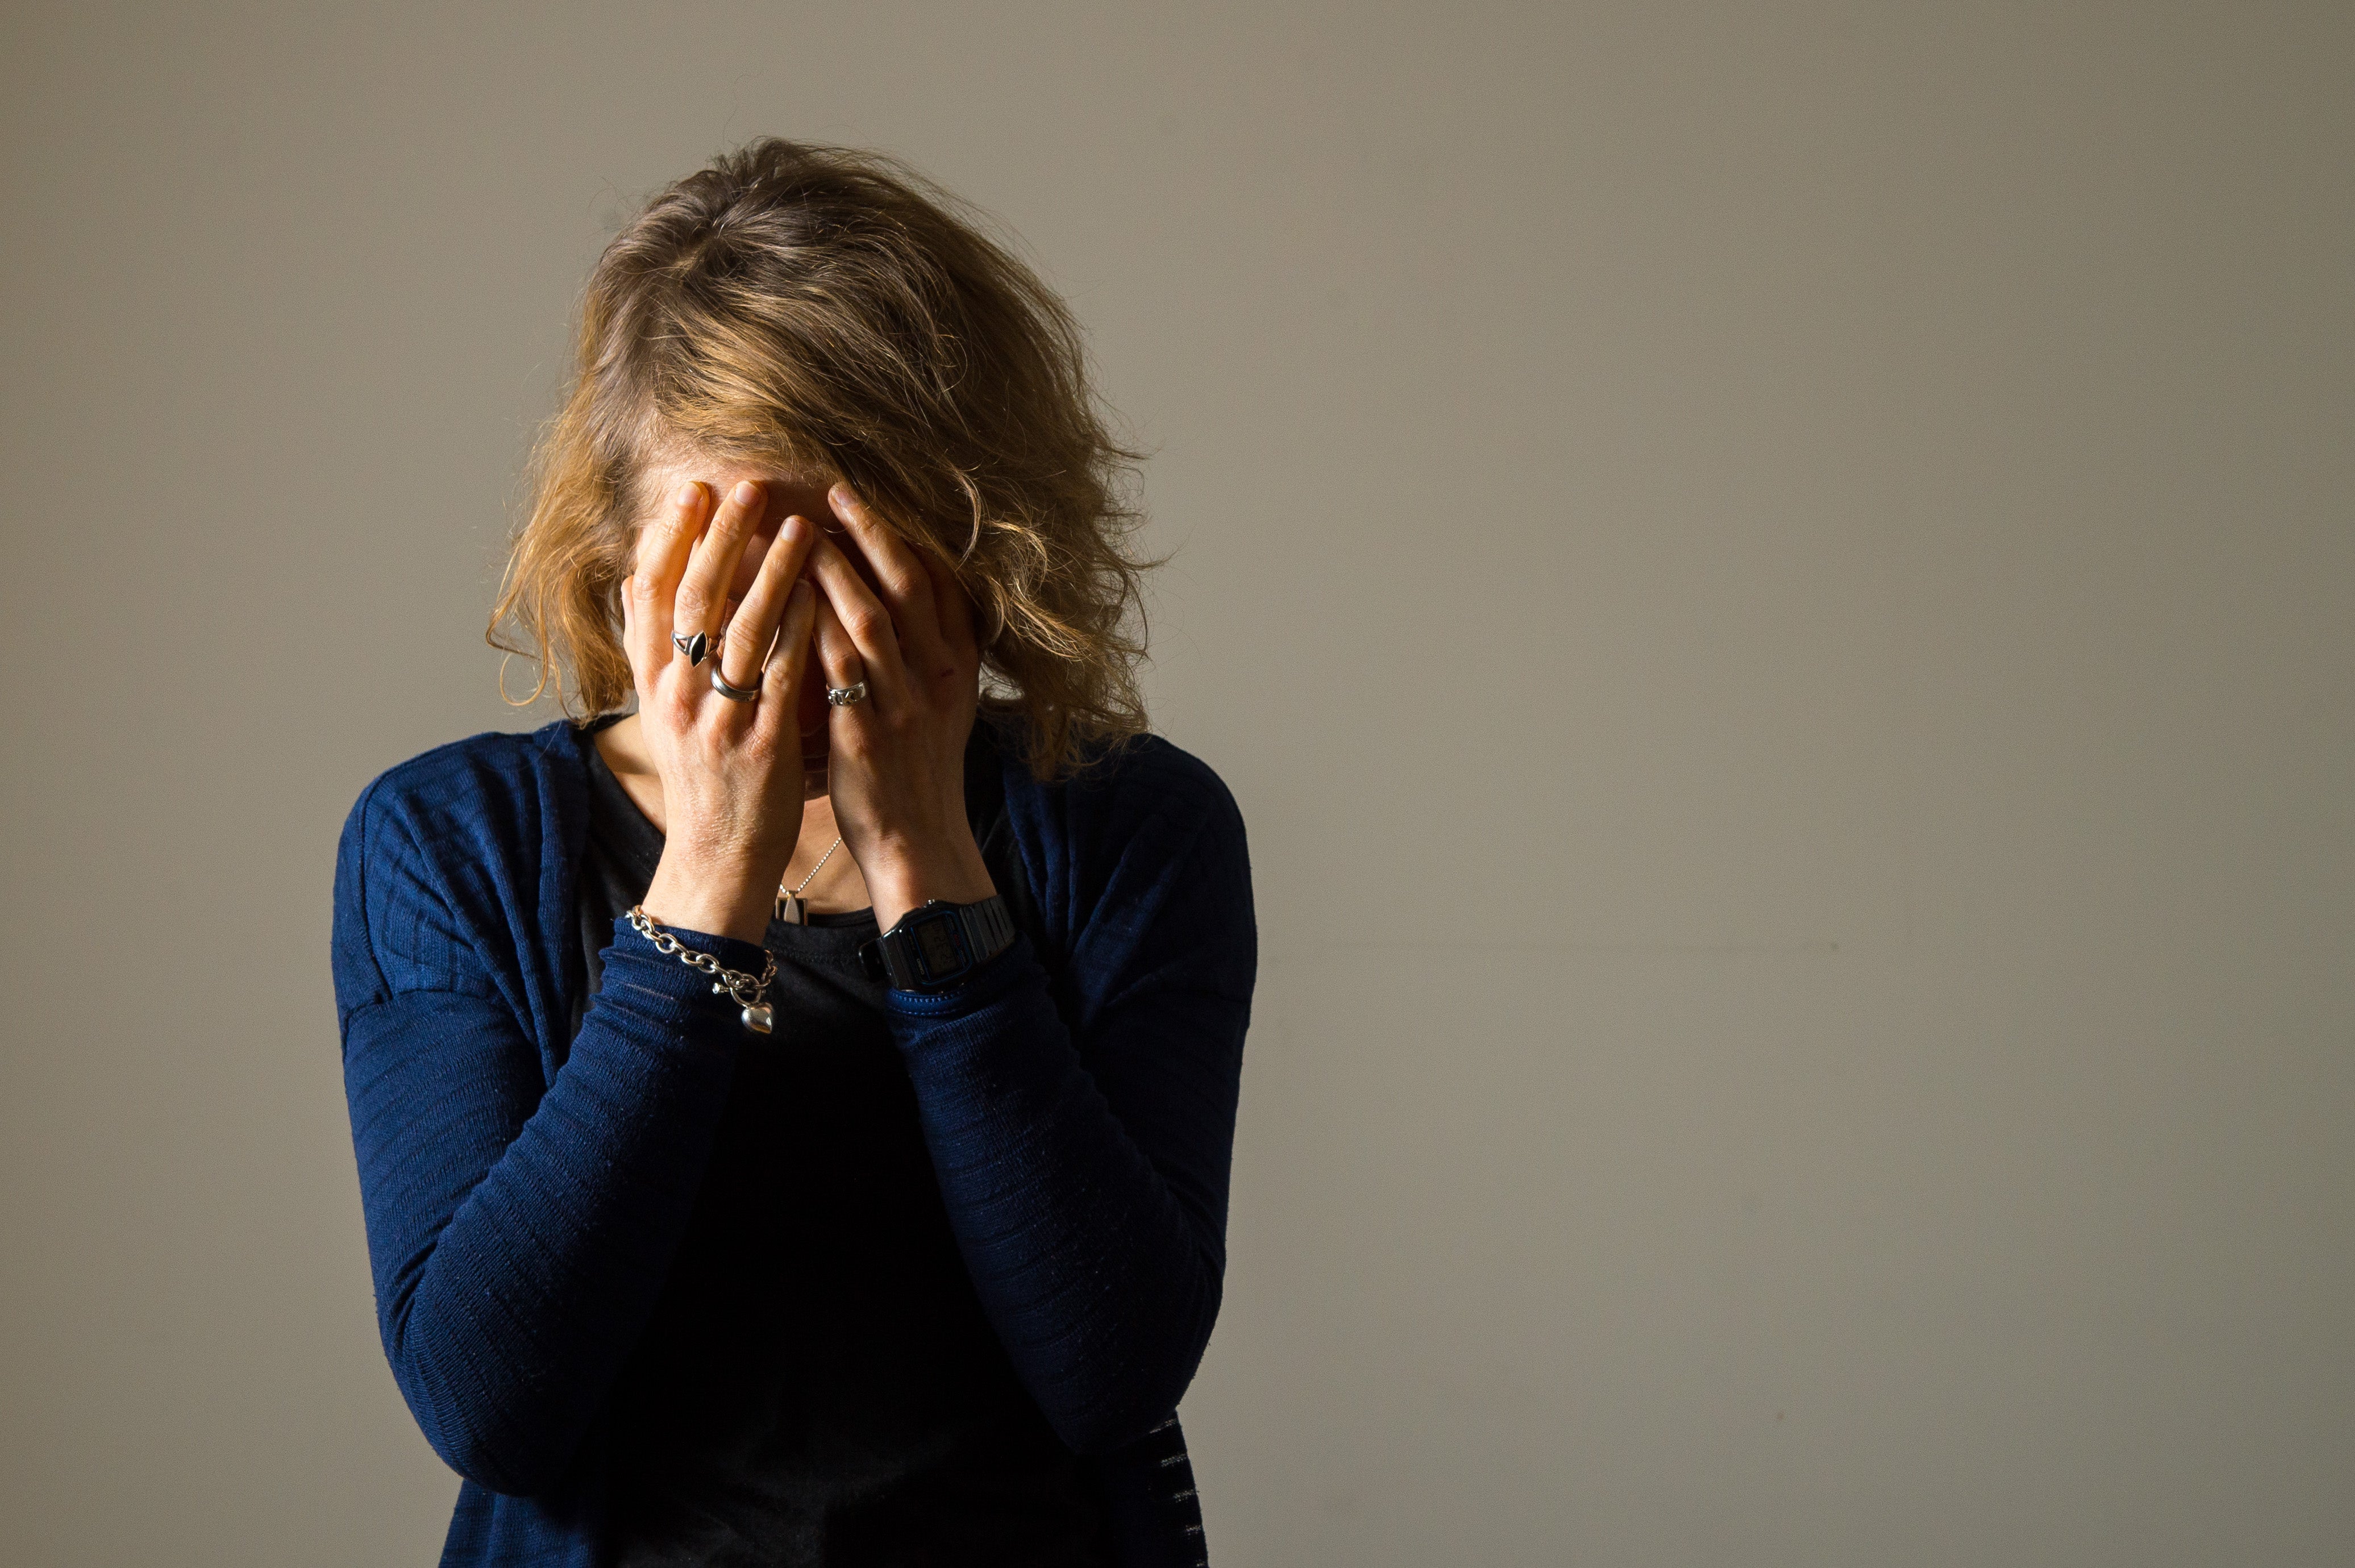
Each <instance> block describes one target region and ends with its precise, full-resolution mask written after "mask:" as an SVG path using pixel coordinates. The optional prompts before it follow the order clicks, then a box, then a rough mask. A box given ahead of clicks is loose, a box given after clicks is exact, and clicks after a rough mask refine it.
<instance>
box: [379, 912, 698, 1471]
mask: <svg viewBox="0 0 2355 1568" xmlns="http://www.w3.org/2000/svg"><path fill="white" fill-rule="evenodd" d="M458 1000H460V999H455V998H453V1013H452V1016H451V1017H450V1018H448V1019H446V1020H443V1021H445V1022H446V1023H447V1024H448V1025H450V1026H452V1027H455V1028H463V1027H464V1023H465V1013H464V1009H462V1008H458V1007H457V1006H456V1002H457V1001H458ZM377 1011H378V1012H379V1013H380V1014H381V1015H382V1019H383V1021H385V1022H387V1023H392V1022H394V1021H395V1020H397V1022H398V1028H389V1029H385V1030H384V1032H383V1033H382V1034H381V1035H378V1033H377V1031H376V1030H375V1029H372V1028H371V1027H370V1026H371V1024H372V1023H374V1022H376V1021H378V1020H377V1019H372V1018H371V1016H370V1015H369V1014H361V1015H358V1016H357V1017H356V1018H355V1019H354V1025H353V1030H352V1035H351V1039H350V1045H349V1048H348V1051H347V1082H348V1083H349V1087H350V1092H351V1094H352V1097H353V1118H354V1127H355V1136H356V1138H357V1142H358V1144H359V1156H360V1175H361V1180H362V1187H363V1193H364V1196H365V1197H366V1198H367V1199H368V1221H369V1237H370V1250H371V1253H373V1254H374V1255H375V1256H376V1259H377V1262H378V1297H379V1307H380V1312H381V1316H382V1327H383V1330H384V1338H385V1348H386V1351H387V1354H388V1356H389V1359H390V1360H391V1362H392V1366H393V1370H394V1373H395V1376H396V1379H397V1381H399V1382H400V1387H401V1391H402V1393H403V1394H404V1396H405V1397H406V1398H407V1400H408V1402H409V1403H410V1409H411V1410H412V1412H414V1413H415V1414H416V1416H417V1418H418V1422H419V1424H420V1425H421V1427H422V1428H423V1429H424V1431H425V1434H426V1435H427V1437H428V1439H429V1440H430V1441H431V1442H432V1444H433V1446H434V1448H435V1449H436V1451H437V1452H439V1453H440V1454H441V1455H442V1457H443V1459H444V1460H445V1461H447V1462H448V1463H449V1464H450V1465H451V1466H452V1467H453V1468H455V1469H457V1470H458V1471H459V1472H460V1473H461V1474H464V1475H466V1476H469V1477H473V1478H474V1479H475V1480H477V1481H480V1482H481V1483H483V1484H484V1485H485V1486H488V1487H491V1488H493V1489H495V1490H500V1491H509V1492H529V1491H537V1490H541V1489H545V1488H547V1487H549V1485H551V1484H553V1483H554V1482H555V1481H556V1480H557V1479H558V1478H559V1477H560V1476H561V1475H562V1473H563V1471H564V1469H565V1468H566V1467H568V1466H569V1465H570V1462H571V1459H572V1457H573V1456H574V1454H575V1452H576V1450H577V1449H578V1447H579V1445H580V1442H581V1436H582V1435H583V1434H584V1433H585V1432H586V1430H587V1428H588V1426H589V1424H590V1423H591V1420H592V1419H593V1418H594V1416H595V1414H596V1413H597V1411H598V1409H599V1407H600V1406H601V1405H602V1403H603V1401H604V1399H605V1397H606V1395H607V1393H608V1392H610V1390H611V1388H612V1386H613V1381H614V1379H615V1377H616V1376H617V1374H618V1373H619V1371H620V1369H621V1367H622V1366H623V1363H624V1362H625V1360H627V1358H628V1356H629V1354H630V1353H631V1351H632V1349H634V1347H635V1345H636V1344H637V1342H638V1339H639V1338H640V1336H641V1335H642V1333H643V1332H644V1329H645V1324H646V1322H647V1320H648V1318H649V1317H650V1316H651V1314H652V1312H653V1309H654V1306H655V1300H656V1298H657V1297H658V1296H659V1295H660V1293H661V1290H662V1288H663V1285H664V1283H665V1281H666V1278H667V1275H668V1273H669V1268H670V1264H671V1261H672V1258H673V1256H674V1254H675V1253H676V1249H677V1244H678V1242H679V1238H680V1237H681V1235H682V1234H683V1232H684V1231H685V1229H686V1225H687V1218H688V1216H689V1214H690V1213H691V1211H692V1210H693V1207H694V1204H695V1201H696V1197H697V1193H698V1189H699V1187H700V1183H701V1179H702V1175H703V1172H704V1169H705V1168H706V1166H707V1164H708V1162H709V1157H710V1153H711V1148H712V1144H713V1139H714V1136H715V1134H716V1131H717V1128H718V1126H719V1119H720V1115H721V1113H722V1111H723V1109H724V1107H725V1105H726V1103H727V1098H728V1093H729V1089H730V1084H731V1083H732V1082H733V1078H734V1072H735V1062H736V1058H737V1053H738V1051H739V1050H740V1049H741V1047H740V1045H739V1043H738V1039H737V1031H738V1030H739V1029H740V1027H741V1026H739V1025H738V1024H737V1022H736V1021H735V1020H736V1008H734V1006H733V1005H732V1004H731V1003H730V1002H729V1001H728V999H727V998H725V997H714V996H712V995H711V994H710V981H709V978H707V977H706V976H702V975H700V974H698V973H697V972H696V971H694V970H691V969H688V968H687V966H686V965H682V964H680V963H679V962H678V961H677V959H675V958H669V957H665V956H663V955H660V954H658V953H656V952H655V950H654V948H653V947H652V945H651V944H647V943H645V940H644V939H643V938H640V937H638V936H637V935H636V934H635V933H633V932H629V931H628V930H627V928H626V927H622V928H620V930H619V932H618V933H617V936H616V945H615V947H614V948H613V950H612V951H611V952H610V953H609V955H608V957H607V963H606V967H605V972H604V977H603V981H602V986H601V989H600V992H599V994H598V996H597V997H595V998H594V1000H593V1001H592V1003H591V1007H590V1008H589V1011H588V1015H587V1017H586V1019H584V1021H583V1023H582V1025H581V1029H580V1032H579V1034H578V1035H577V1036H576V1037H575V1039H574V1040H573V1042H572V1046H571V1050H570V1055H569V1057H568V1058H567V1060H566V1061H565V1064H564V1066H563V1068H562V1069H561V1070H560V1071H559V1072H558V1073H557V1075H556V1078H555V1081H554V1083H550V1084H548V1085H547V1087H546V1090H545V1093H541V1094H539V1095H538V1099H537V1101H536V1103H535V1102H534V1101H533V1100H532V1099H531V1098H530V1096H531V1094H533V1093H535V1092H537V1091H538V1089H539V1087H540V1085H539V1083H538V1074H537V1072H534V1073H533V1074H532V1081H531V1082H529V1083H522V1082H508V1083H485V1082H484V1079H485V1077H486V1076H487V1077H494V1078H496V1077H498V1076H501V1075H503V1074H504V1075H506V1076H509V1077H514V1078H520V1076H521V1074H520V1072H514V1071H512V1069H511V1066H507V1065H501V1066H493V1067H490V1068H487V1069H486V1068H485V1066H484V1064H483V1063H482V1061H479V1060H474V1059H468V1058H466V1057H465V1056H464V1042H463V1040H443V1039H439V1038H436V1036H435V1030H434V1024H435V1021H436V1020H435V1019H434V1017H433V1015H432V1011H431V1008H430V1004H428V1003H426V1002H424V1001H423V1000H422V999H421V998H418V997H404V998H400V1005H399V1008H398V1011H394V1010H392V1009H378V1010H377ZM443 1047H447V1048H448V1049H438V1048H443ZM518 1118H519V1119H520V1125H519V1126H518V1125H517V1120H518ZM510 1134H511V1136H510ZM502 1140H504V1142H503V1144H502ZM485 1167H486V1168H485ZM475 1171H480V1173H481V1174H480V1176H479V1179H473V1180H472V1185H471V1187H464V1188H463V1190H462V1184H464V1182H466V1181H467V1180H469V1179H471V1178H472V1177H473V1176H474V1172H475Z"/></svg>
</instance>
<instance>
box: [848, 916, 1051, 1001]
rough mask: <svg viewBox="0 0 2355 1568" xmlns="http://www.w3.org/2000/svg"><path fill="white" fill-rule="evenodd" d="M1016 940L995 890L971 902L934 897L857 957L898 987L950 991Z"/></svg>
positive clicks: (871, 973)
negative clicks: (981, 898) (978, 900)
mask: <svg viewBox="0 0 2355 1568" xmlns="http://www.w3.org/2000/svg"><path fill="white" fill-rule="evenodd" d="M1013 945H1014V921H1013V917H1012V916H1010V915H1009V914H1007V910H1006V901H1005V900H1004V899H1002V898H1000V897H998V896H997V895H996V893H992V894H991V895H990V896H989V897H987V898H986V899H984V900H982V901H980V902H979V903H970V904H953V903H947V902H944V901H942V900H940V899H931V900H927V901H925V903H924V904H923V906H922V908H920V909H911V910H910V911H909V912H907V913H906V914H903V915H901V916H900V923H899V924H897V925H895V926H893V927H892V928H891V929H890V930H889V931H887V932H885V933H883V934H882V935H880V936H879V937H876V938H875V939H874V940H873V941H871V942H864V943H861V944H859V947H858V962H859V964H860V965H861V966H863V967H864V968H865V969H866V971H867V974H868V977H869V978H870V979H876V980H888V981H890V984H891V987H892V988H893V989H895V990H900V991H945V990H947V989H949V988H950V987H953V986H955V985H958V984H960V983H962V982H963V981H964V978H965V976H968V975H971V974H972V973H973V972H974V971H975V970H976V969H978V968H980V967H981V966H982V965H985V964H986V963H988V962H989V961H990V960H991V959H993V958H995V957H996V956H997V955H999V954H1001V953H1003V952H1005V951H1006V950H1007V948H1009V947H1011V946H1013Z"/></svg>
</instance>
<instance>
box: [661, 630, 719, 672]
mask: <svg viewBox="0 0 2355 1568" xmlns="http://www.w3.org/2000/svg"><path fill="white" fill-rule="evenodd" d="M670 645H671V646H672V647H675V648H677V650H678V651H679V652H680V653H683V654H685V655H686V656H687V663H688V665H690V666H694V665H699V664H701V663H702V662H703V656H704V655H706V654H708V653H709V652H710V651H711V639H710V638H709V637H707V636H705V635H703V634H702V633H701V632H673V633H672V634H671V635H670Z"/></svg>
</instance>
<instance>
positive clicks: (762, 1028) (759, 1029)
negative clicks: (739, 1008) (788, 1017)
mask: <svg viewBox="0 0 2355 1568" xmlns="http://www.w3.org/2000/svg"><path fill="white" fill-rule="evenodd" d="M776 1020H777V1015H776V1014H774V1013H773V1012H771V1011H770V1010H769V1004H768V1003H766V1002H754V1003H753V1004H752V1005H751V1007H749V1008H745V1009H744V1027H745V1028H746V1029H751V1031H752V1032H753V1033H754V1034H767V1033H768V1032H769V1031H770V1030H771V1029H773V1028H774V1027H775V1025H776Z"/></svg>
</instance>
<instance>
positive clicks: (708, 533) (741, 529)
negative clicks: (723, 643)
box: [671, 479, 765, 644]
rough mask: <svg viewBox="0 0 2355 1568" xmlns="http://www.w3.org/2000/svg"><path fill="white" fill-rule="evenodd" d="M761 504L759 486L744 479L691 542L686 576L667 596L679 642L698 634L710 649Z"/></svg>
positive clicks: (716, 639)
mask: <svg viewBox="0 0 2355 1568" xmlns="http://www.w3.org/2000/svg"><path fill="white" fill-rule="evenodd" d="M764 504H765V498H764V497H763V496H762V491H761V486H759V485H755V484H753V483H752V482H751V480H749V479H747V480H744V481H743V482H741V484H739V485H736V487H735V488H733V489H731V490H730V491H729V492H728V496H727V499H725V500H723V501H721V502H720V503H719V510H718V511H716V512H714V513H713V514H712V517H711V526H710V527H709V528H706V529H704V530H703V537H702V538H701V539H698V540H697V541H696V546H695V553H694V554H693V555H691V556H690V557H688V558H687V570H686V571H684V572H682V573H681V574H680V576H679V580H678V590H677V592H676V593H675V594H674V595H673V596H672V601H671V603H672V610H671V618H672V620H673V621H674V623H675V626H674V630H675V631H676V632H677V634H678V635H681V636H690V635H694V634H695V633H697V632H702V633H704V634H705V635H708V636H709V637H710V639H711V641H712V642H713V643H714V644H717V643H718V642H719V631H720V627H721V624H723V622H724V621H725V619H726V617H727V613H728V589H729V585H730V584H731V583H733V582H734V581H736V563H737V562H738V561H739V560H741V559H742V558H743V555H744V546H745V544H746V543H747V542H748V541H749V540H750V539H751V537H752V530H753V528H756V527H757V526H759V524H760V521H761V511H762V507H763V505H764Z"/></svg>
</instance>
